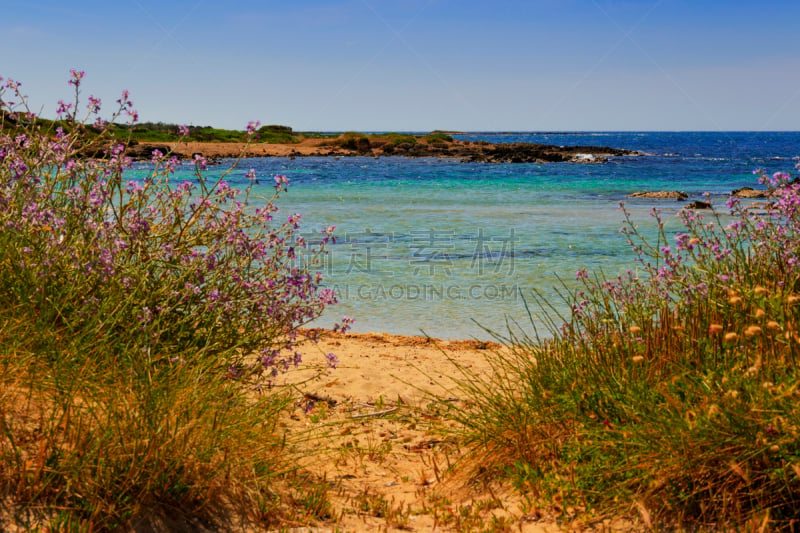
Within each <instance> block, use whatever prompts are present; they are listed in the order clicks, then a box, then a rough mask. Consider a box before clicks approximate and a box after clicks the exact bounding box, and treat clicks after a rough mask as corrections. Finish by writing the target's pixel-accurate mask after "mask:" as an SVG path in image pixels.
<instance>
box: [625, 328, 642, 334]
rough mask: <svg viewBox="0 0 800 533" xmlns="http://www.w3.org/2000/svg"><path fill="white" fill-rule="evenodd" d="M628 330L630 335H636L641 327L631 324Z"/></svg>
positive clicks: (640, 330)
mask: <svg viewBox="0 0 800 533" xmlns="http://www.w3.org/2000/svg"><path fill="white" fill-rule="evenodd" d="M628 331H630V332H631V335H638V334H639V333H641V332H642V328H640V327H639V326H631V327H630V329H629V330H628Z"/></svg>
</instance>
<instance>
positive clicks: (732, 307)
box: [443, 176, 800, 530]
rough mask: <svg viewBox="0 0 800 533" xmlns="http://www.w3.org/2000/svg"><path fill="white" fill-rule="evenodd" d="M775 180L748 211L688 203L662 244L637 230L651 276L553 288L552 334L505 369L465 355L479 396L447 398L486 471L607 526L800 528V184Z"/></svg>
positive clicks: (536, 339) (508, 356)
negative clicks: (710, 210)
mask: <svg viewBox="0 0 800 533" xmlns="http://www.w3.org/2000/svg"><path fill="white" fill-rule="evenodd" d="M764 179H765V180H767V178H764ZM770 184H771V186H772V187H773V190H774V193H775V197H774V200H773V204H772V206H771V207H769V208H768V210H767V211H764V212H758V211H752V210H749V209H745V208H744V207H742V206H741V205H738V204H735V203H734V205H733V215H734V218H733V222H731V223H727V222H724V221H723V219H722V218H721V217H720V216H718V215H716V214H715V215H712V216H711V217H706V218H703V217H699V216H696V215H694V214H691V213H684V214H683V217H684V224H685V233H680V234H677V235H668V234H667V233H666V232H665V230H664V227H663V224H661V223H660V220H659V224H660V228H661V231H660V234H659V236H658V238H657V240H658V242H657V243H652V244H651V243H648V242H647V241H646V240H643V239H641V238H640V236H639V235H638V233H637V231H636V229H635V227H634V226H633V225H632V224H630V225H628V226H627V230H626V232H627V234H628V236H629V238H630V239H631V243H632V245H633V246H634V248H635V249H636V250H637V251H638V252H639V254H640V262H641V264H640V265H639V271H640V274H639V275H637V274H634V273H633V272H629V274H628V275H625V276H622V277H620V278H618V279H615V280H606V279H604V278H602V277H599V276H598V277H592V276H591V275H589V274H588V273H586V272H584V271H579V272H578V279H579V280H581V281H582V284H583V286H582V288H581V290H578V291H575V292H569V291H564V292H565V294H564V297H565V299H566V301H567V304H568V305H569V307H570V308H571V309H572V313H570V314H569V315H567V316H558V315H557V314H556V312H555V311H554V310H553V308H552V307H550V305H549V302H546V301H543V300H541V299H537V301H536V303H537V304H538V307H537V309H540V310H542V311H541V312H542V313H543V314H544V316H546V317H548V318H549V320H550V325H551V327H550V328H549V331H548V332H547V335H546V336H542V337H540V336H539V335H538V334H537V333H536V332H535V331H534V332H533V333H531V334H530V335H519V336H513V337H511V338H505V339H504V341H505V343H506V344H507V349H506V350H504V351H501V352H497V353H495V354H494V355H493V356H491V357H492V359H491V361H492V364H493V367H494V368H495V372H494V373H493V374H492V375H488V376H487V375H480V376H479V375H475V374H473V373H472V372H470V371H469V370H468V369H466V368H460V370H461V374H460V377H459V378H456V382H457V386H458V387H459V388H460V389H461V393H460V394H461V395H462V397H466V398H468V400H467V407H466V408H465V409H463V410H462V409H458V408H456V407H454V406H452V405H449V404H444V405H443V408H445V409H447V408H449V411H448V412H449V416H450V417H452V418H454V419H456V420H457V421H458V422H460V429H459V431H458V433H459V436H460V437H461V438H463V439H465V441H466V442H468V443H469V444H470V445H471V447H472V450H473V453H474V456H475V460H476V461H477V462H479V463H480V469H476V470H475V473H476V475H480V476H485V477H489V478H500V479H504V480H507V481H508V482H510V483H512V484H513V485H514V486H515V487H516V488H517V490H518V491H519V492H520V493H521V494H522V495H523V496H524V497H525V498H527V499H529V500H530V501H532V502H539V503H542V504H543V505H558V506H560V507H564V506H572V507H574V508H577V509H581V510H582V513H585V514H586V515H588V516H590V517H591V516H594V517H595V519H596V520H598V521H599V520H602V519H604V518H608V517H628V518H630V519H632V520H636V521H638V523H639V524H640V527H643V528H644V527H647V528H653V529H672V528H676V527H678V528H688V529H695V528H701V529H716V528H752V529H753V530H755V529H758V528H760V527H762V526H763V527H769V528H771V529H776V530H793V529H795V528H797V525H798V524H799V523H800V522H799V521H800V512H799V511H798V509H800V505H799V504H800V438H799V436H800V402H799V401H798V400H800V390H799V389H798V383H800V379H799V378H800V375H798V367H797V361H798V355H800V336H799V335H798V324H800V296H798V294H797V293H798V290H800V285H799V284H798V272H797V269H796V268H794V266H793V265H794V264H796V258H797V256H798V255H797V254H798V252H799V251H800V239H798V233H797V223H798V217H797V215H796V213H795V211H794V207H793V205H794V200H795V198H796V197H797V195H798V187H797V185H794V184H790V181H789V178H788V176H783V177H777V178H774V179H773V180H771V183H770ZM670 241H673V242H670ZM456 364H457V362H456Z"/></svg>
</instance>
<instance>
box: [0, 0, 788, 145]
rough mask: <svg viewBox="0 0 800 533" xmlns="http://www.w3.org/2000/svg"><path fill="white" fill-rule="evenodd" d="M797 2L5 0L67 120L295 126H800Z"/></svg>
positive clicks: (21, 69) (2, 26) (4, 46)
mask: <svg viewBox="0 0 800 533" xmlns="http://www.w3.org/2000/svg"><path fill="white" fill-rule="evenodd" d="M798 28H800V2H798V1H797V0H758V1H750V0H524V1H523V0H485V1H473V0H328V1H323V0H309V1H304V0H279V1H278V0H262V1H255V0H227V1H219V0H124V1H123V0H71V1H64V0H57V1H50V0H19V1H15V0H0V76H2V77H4V78H11V79H14V80H17V81H19V82H21V83H22V88H23V90H24V92H25V93H26V94H27V95H28V97H29V100H30V105H31V107H32V108H33V109H35V110H41V112H42V113H43V114H44V115H45V116H53V115H54V113H55V109H56V105H57V104H56V103H57V101H58V100H59V99H64V100H68V99H70V98H72V93H71V87H70V86H69V85H68V84H67V80H68V78H69V70H70V69H78V70H83V71H85V72H86V77H85V78H84V80H83V85H82V91H83V92H82V95H81V96H82V97H83V98H84V99H85V98H86V97H88V96H89V95H95V96H98V97H100V98H101V99H103V101H104V108H103V111H104V112H105V113H110V112H111V111H112V109H111V108H112V103H113V101H114V100H115V99H116V98H118V96H119V94H120V93H121V92H122V90H123V89H127V90H129V91H130V93H131V98H132V100H133V102H134V104H135V108H136V109H137V110H138V111H139V115H140V120H142V121H153V122H159V121H161V122H167V123H177V124H189V125H196V126H206V125H208V126H215V127H223V128H235V129H242V128H244V126H245V125H246V124H247V122H248V121H251V120H258V121H260V122H261V123H262V124H283V125H287V126H291V127H293V128H294V129H295V130H298V131H344V130H358V131H430V130H433V129H445V130H461V131H630V130H636V131H640V130H644V131H683V130H703V131H726V130H727V131H730V130H739V131H743V130H747V131H750V130H758V131H761V130H776V131H777V130H791V131H797V130H800V31H799V30H798Z"/></svg>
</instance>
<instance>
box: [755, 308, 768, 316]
mask: <svg viewBox="0 0 800 533" xmlns="http://www.w3.org/2000/svg"><path fill="white" fill-rule="evenodd" d="M766 314H767V313H765V312H764V310H763V309H756V318H764V316H765V315H766Z"/></svg>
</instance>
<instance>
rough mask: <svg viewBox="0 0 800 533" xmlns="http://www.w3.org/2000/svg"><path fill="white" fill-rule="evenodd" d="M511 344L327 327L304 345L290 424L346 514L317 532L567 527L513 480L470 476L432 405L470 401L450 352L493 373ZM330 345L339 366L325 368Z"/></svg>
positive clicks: (287, 380)
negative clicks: (493, 360) (497, 355)
mask: <svg viewBox="0 0 800 533" xmlns="http://www.w3.org/2000/svg"><path fill="white" fill-rule="evenodd" d="M503 349H505V348H503V347H502V346H500V345H498V344H495V343H492V342H481V341H472V340H469V341H437V340H435V339H428V338H425V337H406V336H397V335H388V334H381V333H367V334H345V335H342V334H335V333H328V334H326V335H325V338H324V340H322V341H320V342H319V343H318V344H314V343H311V342H308V343H306V344H304V345H303V347H302V350H301V351H302V352H303V354H304V359H305V360H304V364H303V365H301V367H300V368H299V369H298V370H294V371H290V372H289V373H287V374H285V375H284V376H282V377H281V384H282V385H285V386H289V387H292V388H293V389H295V390H296V392H299V393H301V394H302V395H303V396H302V397H303V398H304V399H303V400H302V401H301V402H299V403H298V404H297V405H296V406H295V407H294V409H293V411H292V412H291V414H290V416H289V417H288V418H287V419H286V420H285V422H284V424H285V429H286V431H288V433H289V434H290V435H291V434H295V435H303V436H302V438H301V441H302V442H303V444H302V447H303V448H304V449H305V448H307V449H306V450H304V451H307V452H308V453H307V454H306V456H307V459H306V464H305V466H306V468H307V469H308V470H309V471H310V472H311V473H313V474H314V475H316V476H319V477H320V478H321V479H325V480H327V482H328V483H329V484H330V486H331V489H332V490H331V493H332V495H333V497H332V499H333V503H334V506H335V507H336V508H337V510H338V511H339V512H340V513H341V514H340V515H338V517H337V519H336V523H335V524H332V525H331V526H330V529H326V528H327V527H329V526H328V525H324V524H323V525H321V529H320V530H319V531H327V530H331V531H334V530H337V531H338V530H341V531H410V530H413V531H457V530H461V531H464V530H472V529H473V528H472V527H468V528H467V529H464V527H465V525H467V524H468V522H467V521H468V520H472V521H474V527H476V528H477V527H478V524H484V525H481V526H480V527H481V529H483V528H484V527H487V526H488V524H491V523H492V521H493V520H502V521H505V522H506V523H508V524H509V525H510V526H513V530H514V531H523V532H530V533H533V532H537V533H538V532H554V531H561V530H562V529H560V528H559V527H558V526H557V525H556V520H557V518H558V517H559V515H560V514H561V513H562V512H563V511H562V510H560V509H558V508H550V509H531V508H526V507H525V506H524V505H523V504H522V502H521V500H520V498H519V496H518V495H516V494H515V493H514V492H513V491H512V490H511V488H510V487H503V486H500V485H485V484H483V483H475V482H472V480H470V478H469V476H468V475H467V474H465V473H466V472H468V471H469V468H464V467H465V466H467V465H468V464H469V462H470V461H474V460H475V458H474V457H472V458H470V457H467V456H466V452H467V450H466V449H465V448H463V447H462V446H459V443H458V442H457V439H454V438H452V437H451V436H448V435H447V433H446V432H444V431H443V430H444V429H446V427H445V425H446V424H447V422H446V421H445V420H443V419H442V418H440V417H439V416H438V415H437V413H436V410H435V409H434V405H435V402H434V401H433V398H432V395H435V396H436V397H438V398H440V399H444V400H446V401H448V402H462V401H463V400H464V398H460V397H459V392H458V391H457V390H456V389H455V387H454V384H453V381H452V379H451V377H455V376H457V375H458V372H457V370H456V368H455V366H454V365H453V363H452V362H451V361H450V360H449V358H454V359H456V360H457V361H458V362H459V364H460V365H463V366H464V367H466V368H468V369H470V370H472V371H475V372H477V373H480V374H483V373H487V372H491V371H492V370H491V367H490V366H489V364H488V362H487V361H486V358H485V355H486V353H487V352H488V351H491V350H503ZM328 352H333V353H335V354H336V355H337V356H338V358H339V361H340V363H339V365H338V368H336V369H326V368H325V357H324V354H326V353H328ZM453 465H458V466H459V469H458V470H457V471H456V470H450V469H449V467H451V466H453ZM455 516H460V517H461V518H459V519H455ZM459 524H460V525H459ZM574 525H578V524H574ZM459 527H460V528H461V529H459ZM336 528H339V529H336Z"/></svg>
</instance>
